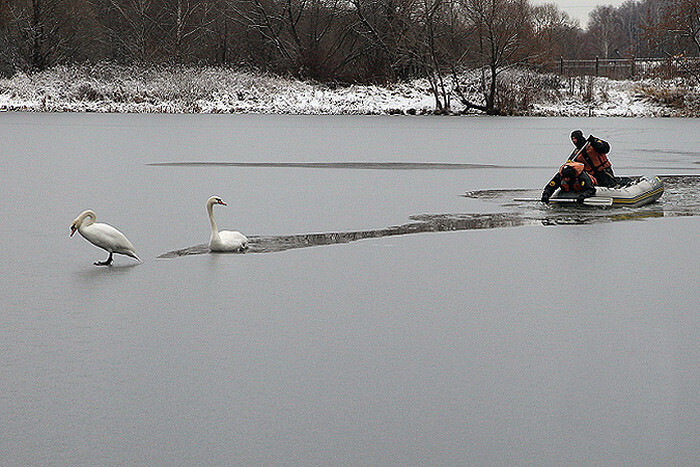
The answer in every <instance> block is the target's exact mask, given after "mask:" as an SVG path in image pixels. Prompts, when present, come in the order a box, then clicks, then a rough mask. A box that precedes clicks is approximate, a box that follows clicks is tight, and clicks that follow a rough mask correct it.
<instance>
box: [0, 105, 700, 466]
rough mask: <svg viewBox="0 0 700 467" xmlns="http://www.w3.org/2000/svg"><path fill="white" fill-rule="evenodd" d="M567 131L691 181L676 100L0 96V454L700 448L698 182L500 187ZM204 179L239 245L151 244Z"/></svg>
mask: <svg viewBox="0 0 700 467" xmlns="http://www.w3.org/2000/svg"><path fill="white" fill-rule="evenodd" d="M576 128H580V129H582V130H583V131H584V133H587V134H588V133H593V134H595V135H596V136H599V137H601V138H603V139H606V140H608V141H609V142H610V143H611V146H612V148H613V149H612V152H611V154H610V158H611V160H612V162H613V165H614V168H615V171H616V173H617V174H618V175H635V174H646V173H651V174H660V175H667V176H670V175H678V174H685V175H688V174H690V175H693V174H694V175H697V174H700V149H698V148H700V132H699V131H698V122H697V120H692V119H595V118H594V119H585V118H582V119H576V118H560V119H559V118H547V119H544V118H430V117H347V116H345V117H327V116H326V117H316V116H314V117H311V116H307V117H304V116H269V115H268V116H245V115H234V116H223V115H104V114H100V115H96V114H29V113H26V114H14V113H0V141H2V146H1V149H0V173H2V183H1V184H0V195H1V196H2V200H3V202H2V203H0V214H2V216H1V218H2V221H1V222H0V234H1V235H2V238H3V250H2V253H1V254H0V273H1V274H2V287H1V289H0V290H1V291H2V295H1V296H0V299H1V307H2V313H0V330H1V331H2V339H1V340H0V420H2V431H1V432H0V433H1V434H2V436H0V464H2V465H19V464H22V465H47V464H55V465H103V464H142V465H175V464H179V465H183V464H189V465H213V464H218V465H235V464H238V465H251V464H263V465H272V464H286V465H289V464H306V465H308V464H316V465H418V464H420V465H464V464H473V465H474V464H476V465H503V464H560V465H561V464H620V463H625V464H628V463H629V464H632V465H655V464H656V465H658V464H665V465H697V464H698V463H700V454H699V453H698V448H697V447H698V445H700V439H699V436H698V426H699V424H700V418H699V413H698V407H699V406H700V404H699V402H700V397H699V396H700V395H699V393H698V387H699V386H698V384H697V382H698V376H699V374H698V373H699V371H698V361H700V355H699V354H700V352H699V347H698V345H697V342H698V324H699V320H700V318H699V317H698V310H699V309H700V292H699V291H698V287H697V284H698V282H699V279H700V269H699V268H698V258H699V256H700V238H699V237H700V236H699V235H698V231H699V230H698V227H700V217H698V216H699V215H700V201H699V199H700V197H699V196H698V195H697V194H696V193H697V190H696V189H697V188H698V182H697V177H681V178H677V177H675V178H674V177H667V178H665V181H666V182H667V192H666V193H665V194H664V197H662V200H661V202H660V203H657V204H655V205H654V206H650V207H647V208H645V209H642V210H625V209H619V208H618V209H617V210H607V211H601V210H591V209H574V210H569V211H566V210H564V211H562V210H561V209H555V208H547V207H541V206H533V205H529V206H526V205H522V204H520V205H519V204H517V203H512V202H510V201H511V199H512V197H513V194H514V193H518V194H520V192H521V191H522V192H526V191H528V190H529V192H530V193H529V195H532V196H535V195H538V194H539V192H540V191H541V188H542V186H544V184H545V183H546V182H547V181H548V180H549V178H550V177H551V176H552V175H553V174H554V172H555V170H556V168H557V167H558V165H559V164H561V163H562V162H563V161H564V160H565V158H566V155H568V153H569V151H570V149H571V145H570V142H569V139H568V135H569V133H570V131H571V130H573V129H576ZM513 190H515V191H513ZM465 193H469V195H468V196H464V195H465ZM214 194H216V195H219V196H221V197H222V198H223V199H224V200H225V201H226V202H227V203H228V204H229V205H228V207H217V209H216V210H215V213H216V217H217V222H218V224H219V228H222V229H232V230H240V231H241V232H243V233H244V234H246V235H248V236H249V237H251V238H252V239H256V240H255V241H254V243H255V242H257V245H258V248H257V249H255V248H254V249H252V251H251V252H248V253H246V254H208V253H204V254H195V255H187V256H181V257H180V256H177V255H171V256H172V257H169V258H168V253H169V252H172V251H174V250H178V249H186V248H190V247H195V252H197V251H196V247H197V246H198V245H201V244H203V243H206V242H207V241H208V239H209V224H208V221H207V217H206V212H205V207H204V204H205V201H206V199H207V198H208V197H209V196H210V195H214ZM85 209H93V210H94V211H96V213H97V217H98V221H102V222H107V223H110V224H112V225H114V226H116V227H118V228H119V229H120V230H122V231H123V232H124V233H125V234H126V235H127V236H128V237H129V239H130V240H131V241H132V242H133V243H134V245H135V246H136V249H137V252H138V254H139V256H140V257H141V258H142V259H144V262H143V263H141V264H138V263H136V262H135V261H133V260H132V259H130V258H126V257H123V256H115V263H114V265H113V266H112V267H109V268H107V267H96V266H93V264H92V263H93V262H94V261H97V260H104V259H105V258H106V256H107V254H106V253H105V252H104V251H102V250H99V249H97V248H95V247H93V246H91V245H90V244H88V243H87V242H86V241H85V240H84V239H83V238H81V237H80V236H79V235H75V236H74V237H73V238H69V236H68V234H69V227H70V224H71V222H72V220H73V219H74V218H75V217H76V216H77V215H78V214H79V213H80V212H81V211H83V210H85ZM397 229H398V230H397ZM402 229H403V230H402ZM411 232H415V233H411ZM362 233H365V234H366V235H363V234H362ZM307 234H315V235H307ZM350 240H357V241H350ZM345 242H348V243H345ZM321 245H323V246H321ZM301 247H303V248H301ZM200 253H201V252H200ZM163 255H165V256H166V258H165V259H163V258H158V257H159V256H163Z"/></svg>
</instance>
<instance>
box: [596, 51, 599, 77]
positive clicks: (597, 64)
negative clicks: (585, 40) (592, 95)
mask: <svg viewBox="0 0 700 467" xmlns="http://www.w3.org/2000/svg"><path fill="white" fill-rule="evenodd" d="M598 62H599V60H598V56H597V55H596V57H595V76H596V78H597V77H598V67H599V63H598Z"/></svg>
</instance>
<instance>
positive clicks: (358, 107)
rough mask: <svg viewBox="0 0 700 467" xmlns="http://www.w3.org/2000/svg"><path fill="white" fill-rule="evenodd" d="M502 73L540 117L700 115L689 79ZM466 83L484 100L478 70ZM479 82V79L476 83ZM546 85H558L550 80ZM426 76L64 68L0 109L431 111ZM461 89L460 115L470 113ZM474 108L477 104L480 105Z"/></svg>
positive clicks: (5, 85) (11, 82) (20, 89)
mask: <svg viewBox="0 0 700 467" xmlns="http://www.w3.org/2000/svg"><path fill="white" fill-rule="evenodd" d="M542 76H543V75H536V74H534V73H532V72H526V71H517V72H516V71H511V72H507V73H504V74H502V75H501V77H500V79H501V82H502V84H503V85H504V89H506V91H505V92H504V96H506V97H507V98H508V99H509V107H508V108H509V109H510V110H509V112H510V113H512V114H514V115H533V116H625V117H657V116H683V117H687V116H690V117H697V116H700V88H699V87H698V86H694V87H692V86H688V85H687V84H684V83H682V82H680V81H660V80H650V81H613V80H609V79H607V78H591V77H583V78H559V77H554V76H553V75H546V79H543V78H541V77H542ZM463 80H464V81H463V82H462V83H460V84H461V86H462V90H463V92H464V93H465V95H464V97H466V98H468V99H469V100H471V101H472V102H478V101H479V100H480V99H481V97H480V94H479V93H478V87H479V86H478V80H477V78H476V76H472V77H469V76H465V77H463ZM470 80H471V81H470ZM541 83H549V84H547V85H546V86H545V85H542V84H541ZM434 109H435V99H434V97H433V95H432V93H431V92H430V87H429V85H428V82H427V81H426V80H414V81H411V82H405V83H398V84H392V85H388V86H384V87H382V86H372V85H362V86H360V85H352V86H340V85H338V86H331V85H327V84H319V83H311V82H304V81H299V80H295V79H289V78H282V77H277V76H271V75H268V74H263V73H254V72H240V71H234V70H230V69H226V68H217V67H139V66H119V65H114V64H108V63H98V64H95V65H72V66H57V67H54V68H51V69H49V70H46V71H43V72H40V73H34V74H23V73H18V74H16V75H15V76H13V77H12V78H9V79H0V110H4V111H8V110H9V111H40V112H130V113H142V112H144V113H146V112H147V113H154V112H155V113H270V114H329V115H330V114H335V115H338V114H340V115H382V114H431V113H434ZM464 109H465V106H464V105H463V104H462V102H460V99H459V97H458V96H456V95H452V96H451V99H450V113H451V114H463V113H467V112H465V110H464ZM472 112H473V111H472Z"/></svg>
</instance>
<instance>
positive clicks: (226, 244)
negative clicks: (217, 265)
mask: <svg viewBox="0 0 700 467" xmlns="http://www.w3.org/2000/svg"><path fill="white" fill-rule="evenodd" d="M215 204H221V205H222V206H226V203H224V202H223V201H222V199H221V198H219V197H218V196H212V197H211V198H209V199H208V200H207V213H208V214H209V223H210V224H211V238H210V239H209V249H210V250H211V251H238V252H241V251H244V250H245V249H246V248H248V239H247V238H246V236H245V235H243V234H242V233H240V232H234V231H230V230H222V231H219V229H218V228H217V227H216V221H215V220H214V205H215Z"/></svg>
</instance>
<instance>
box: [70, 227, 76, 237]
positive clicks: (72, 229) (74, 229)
mask: <svg viewBox="0 0 700 467" xmlns="http://www.w3.org/2000/svg"><path fill="white" fill-rule="evenodd" d="M76 230H78V229H76V228H75V226H74V225H71V226H70V237H72V236H73V234H74V233H75V231H76Z"/></svg>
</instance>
